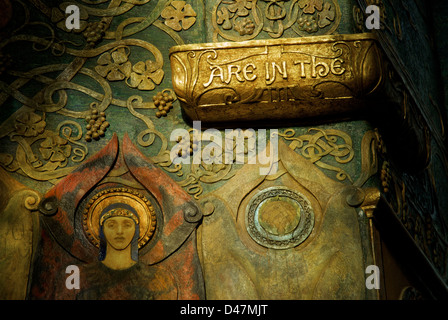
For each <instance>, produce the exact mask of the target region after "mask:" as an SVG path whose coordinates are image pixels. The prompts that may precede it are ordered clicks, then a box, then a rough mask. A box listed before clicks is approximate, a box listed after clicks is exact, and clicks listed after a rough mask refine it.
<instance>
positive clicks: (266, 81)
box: [170, 34, 384, 122]
mask: <svg viewBox="0 0 448 320" xmlns="http://www.w3.org/2000/svg"><path fill="white" fill-rule="evenodd" d="M170 61H171V68H172V71H173V77H172V81H173V87H174V91H175V92H176V95H177V96H178V98H179V100H180V101H181V105H182V107H183V108H184V109H185V111H186V114H187V115H188V116H189V117H190V118H192V119H193V120H202V121H208V122H222V121H249V120H251V121H254V120H259V119H266V118H269V119H285V118H298V117H300V118H302V119H303V118H306V117H311V116H316V115H328V114H341V113H344V112H347V111H353V109H356V108H358V107H359V106H355V104H354V102H353V100H355V99H360V98H365V97H368V96H369V94H372V93H373V92H374V91H375V90H376V89H377V87H378V86H379V85H380V84H381V81H382V78H383V72H384V71H383V67H382V61H381V54H380V52H379V50H378V48H377V45H376V41H375V38H374V37H372V36H371V35H370V34H360V35H344V36H321V37H307V38H302V39H280V40H264V41H252V42H251V41H246V42H238V43H227V42H226V43H218V44H216V45H214V44H211V43H210V44H203V45H201V44H194V45H183V46H176V47H174V48H172V49H171V50H170ZM280 103H281V105H278V104H280Z"/></svg>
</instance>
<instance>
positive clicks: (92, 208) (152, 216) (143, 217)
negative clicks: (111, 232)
mask: <svg viewBox="0 0 448 320" xmlns="http://www.w3.org/2000/svg"><path fill="white" fill-rule="evenodd" d="M117 203H124V204H127V205H129V206H131V207H132V208H134V209H135V211H136V212H137V215H138V218H139V221H140V223H139V224H138V226H139V228H140V230H139V231H140V236H139V238H138V248H139V249H140V248H141V247H143V246H144V245H145V244H146V243H147V242H148V241H149V239H151V237H152V235H153V234H154V230H155V228H156V213H155V210H154V207H153V206H152V204H151V202H150V201H149V200H148V199H146V197H145V196H143V195H142V194H140V193H139V192H137V191H135V190H132V189H128V188H110V189H106V190H103V191H100V192H99V193H97V194H96V195H95V196H93V197H92V199H90V200H89V203H88V204H87V206H86V208H85V209H84V213H83V217H82V219H83V220H82V225H83V228H84V232H85V234H86V236H87V238H88V239H89V241H90V242H91V243H92V244H93V245H95V246H96V247H98V248H99V246H100V237H99V227H100V222H99V221H100V215H101V212H102V211H103V210H104V208H106V207H107V206H109V205H111V204H117Z"/></svg>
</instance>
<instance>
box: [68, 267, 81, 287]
mask: <svg viewBox="0 0 448 320" xmlns="http://www.w3.org/2000/svg"><path fill="white" fill-rule="evenodd" d="M65 273H67V274H70V273H71V274H70V275H69V276H68V277H67V279H66V280H65V286H66V287H67V289H68V290H73V289H79V268H78V267H77V266H75V265H69V266H68V267H67V268H66V269H65Z"/></svg>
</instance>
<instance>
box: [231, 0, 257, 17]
mask: <svg viewBox="0 0 448 320" xmlns="http://www.w3.org/2000/svg"><path fill="white" fill-rule="evenodd" d="M228 8H229V11H230V12H234V13H235V12H236V14H237V15H238V16H240V17H245V16H247V15H248V14H249V10H250V9H252V1H248V0H235V2H234V3H232V4H231V5H229V6H228Z"/></svg>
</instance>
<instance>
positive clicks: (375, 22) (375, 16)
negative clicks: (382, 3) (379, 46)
mask: <svg viewBox="0 0 448 320" xmlns="http://www.w3.org/2000/svg"><path fill="white" fill-rule="evenodd" d="M366 13H367V14H370V16H368V17H367V19H366V28H367V29H369V30H372V29H377V30H378V29H379V28H380V8H379V7H378V6H376V5H373V4H372V5H370V6H368V7H367V8H366Z"/></svg>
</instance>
